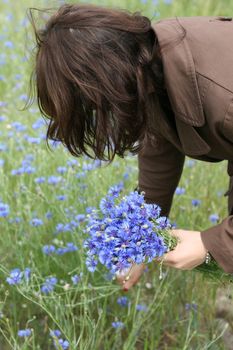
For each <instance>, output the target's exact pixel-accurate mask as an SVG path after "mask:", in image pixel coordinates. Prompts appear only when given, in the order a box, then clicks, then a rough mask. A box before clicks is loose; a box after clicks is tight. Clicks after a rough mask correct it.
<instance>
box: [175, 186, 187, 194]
mask: <svg viewBox="0 0 233 350" xmlns="http://www.w3.org/2000/svg"><path fill="white" fill-rule="evenodd" d="M184 193H185V188H183V187H177V188H176V190H175V194H177V195H181V194H184Z"/></svg>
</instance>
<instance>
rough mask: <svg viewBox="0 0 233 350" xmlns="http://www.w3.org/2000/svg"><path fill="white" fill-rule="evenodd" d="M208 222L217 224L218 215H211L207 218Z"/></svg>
mask: <svg viewBox="0 0 233 350" xmlns="http://www.w3.org/2000/svg"><path fill="white" fill-rule="evenodd" d="M209 220H210V221H211V222H212V223H214V224H215V223H217V222H218V221H219V216H218V214H211V215H210V216H209Z"/></svg>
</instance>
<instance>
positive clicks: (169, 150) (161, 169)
mask: <svg viewBox="0 0 233 350" xmlns="http://www.w3.org/2000/svg"><path fill="white" fill-rule="evenodd" d="M184 159H185V156H184V154H182V153H181V152H180V151H179V150H178V149H177V148H175V146H173V145H172V144H171V143H170V142H168V141H167V140H166V139H164V138H162V137H159V138H158V140H157V141H156V142H151V141H150V140H147V141H146V142H145V143H144V147H143V149H142V150H141V151H140V152H139V155H138V167H139V177H138V185H139V190H140V191H144V192H145V200H146V202H147V203H155V204H157V205H159V206H160V207H161V209H162V215H166V216H168V215H169V212H170V208H171V204H172V198H173V195H174V192H175V189H176V187H177V185H178V182H179V180H180V177H181V174H182V170H183V165H184Z"/></svg>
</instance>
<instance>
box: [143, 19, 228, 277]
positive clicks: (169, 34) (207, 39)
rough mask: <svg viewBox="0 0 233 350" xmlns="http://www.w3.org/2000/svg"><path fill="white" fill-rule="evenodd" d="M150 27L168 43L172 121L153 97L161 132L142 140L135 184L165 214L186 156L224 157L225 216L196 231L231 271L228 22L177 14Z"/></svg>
mask: <svg viewBox="0 0 233 350" xmlns="http://www.w3.org/2000/svg"><path fill="white" fill-rule="evenodd" d="M152 27H153V29H154V31H155V33H156V35H157V37H158V41H159V44H160V45H163V46H164V47H167V49H164V51H163V52H162V63H163V70H164V76H165V85H166V89H167V93H168V96H169V100H170V102H171V106H172V110H173V112H174V118H175V121H173V122H171V120H170V119H168V118H167V116H166V115H165V113H164V112H163V110H162V109H161V107H160V105H159V102H158V103H157V110H156V111H155V127H156V128H158V129H159V132H160V134H161V135H162V137H161V138H159V139H158V141H157V143H156V144H151V143H150V141H147V143H146V144H145V147H144V148H143V150H142V151H141V152H140V153H139V156H138V162H139V189H140V190H141V191H144V192H145V198H146V200H147V201H148V202H153V203H157V204H159V205H160V206H161V207H162V211H163V214H165V215H168V214H169V211H170V207H171V203H172V198H173V194H174V191H175V188H176V186H177V184H178V182H179V179H180V176H181V173H182V169H183V164H184V158H185V155H187V156H190V157H192V158H196V159H200V160H204V161H210V162H217V161H221V160H228V174H229V176H232V178H231V179H232V180H231V182H230V184H232V185H230V188H229V193H228V194H229V201H228V204H229V205H228V207H229V216H228V217H227V218H225V219H224V220H223V221H222V222H221V223H220V224H218V225H216V226H214V227H211V228H209V229H207V230H205V231H203V232H201V238H202V241H203V243H204V245H205V247H206V249H208V251H209V252H210V253H211V254H212V256H213V257H214V259H215V260H216V261H217V262H218V264H219V265H220V266H221V267H222V268H223V270H224V271H226V272H229V273H233V215H231V214H233V190H232V187H233V21H232V19H231V18H229V17H224V18H222V20H220V18H219V17H179V18H169V19H164V20H160V21H158V22H155V23H153V24H152ZM184 29H185V31H186V35H185V37H184ZM173 43H177V44H175V45H173ZM167 45H168V46H167Z"/></svg>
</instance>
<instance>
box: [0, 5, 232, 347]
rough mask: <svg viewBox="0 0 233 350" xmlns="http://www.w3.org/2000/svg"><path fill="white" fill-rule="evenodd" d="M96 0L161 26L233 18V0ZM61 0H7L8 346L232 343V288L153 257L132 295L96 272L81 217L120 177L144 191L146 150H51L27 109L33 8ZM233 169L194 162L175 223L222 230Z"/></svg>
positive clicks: (1, 292) (0, 109)
mask: <svg viewBox="0 0 233 350" xmlns="http://www.w3.org/2000/svg"><path fill="white" fill-rule="evenodd" d="M93 3H96V4H100V5H108V6H109V5H110V6H113V7H118V8H122V9H123V8H124V9H129V10H130V11H141V12H142V13H143V14H145V15H146V16H148V17H149V18H150V19H151V21H156V20H159V19H160V18H165V17H173V16H178V17H179V16H196V15H197V16H201V15H223V16H231V15H232V14H233V2H232V1H230V0H229V1H228V0H221V1H220V0H206V1H203V0H190V1H188V0H176V1H175V0H174V1H164V2H163V1H149V0H148V1H139V0H131V1H123V0H118V1H117V0H115V1H110V0H109V1H99V2H97V1H96V2H93ZM60 4H61V2H59V1H49V0H47V1H42V0H37V1H36V0H18V1H13V0H1V1H0V135H1V138H0V177H1V182H0V228H1V231H0V232H1V234H0V350H8V349H16V350H29V349H33V350H36V349H38V350H39V349H43V350H48V349H56V348H57V349H59V350H60V349H70V350H73V349H79V350H134V349H135V350H207V349H209V350H224V349H226V347H225V344H224V341H223V336H224V332H225V331H226V329H225V330H224V329H223V330H220V329H219V328H218V322H217V320H216V318H215V302H216V293H217V291H218V289H219V288H225V289H226V290H227V291H228V292H230V293H232V285H231V284H224V283H222V282H219V283H216V282H214V281H212V280H211V279H207V278H205V277H203V275H202V274H201V273H200V272H197V271H181V270H177V269H174V268H169V267H165V266H164V267H163V271H162V277H163V278H162V279H160V278H159V275H160V271H159V267H158V264H156V263H150V264H148V270H147V271H146V272H145V273H144V274H143V276H142V277H141V279H140V281H139V283H138V284H137V285H136V286H134V287H133V288H132V289H130V290H129V292H128V293H124V292H123V291H122V288H121V286H120V285H118V284H117V282H116V280H114V279H113V280H112V279H110V278H109V275H108V273H107V271H106V270H105V269H104V268H101V267H98V269H97V271H95V272H94V273H91V272H89V271H88V270H87V267H86V264H85V257H86V256H85V251H84V248H83V246H82V242H83V239H84V237H85V233H84V230H85V222H83V215H86V214H87V212H88V209H89V208H90V207H95V206H98V204H99V201H100V199H101V198H102V197H104V196H105V194H106V192H107V191H108V189H109V187H110V186H112V185H115V184H119V183H121V182H122V183H123V184H124V189H123V193H125V194H126V193H128V192H130V191H132V190H133V189H134V188H135V187H136V185H137V176H138V169H137V157H135V156H130V155H129V156H127V157H126V158H125V159H119V158H115V160H114V162H113V163H112V164H111V165H109V166H106V164H100V162H97V161H93V160H90V159H87V158H85V157H83V158H74V157H72V156H70V155H69V154H68V152H67V151H66V149H65V148H64V147H63V146H62V145H61V144H59V143H55V144H54V143H52V142H51V143H50V149H48V147H47V146H46V142H45V132H46V125H45V122H44V121H43V119H42V118H41V116H40V113H39V111H38V108H37V106H36V105H32V106H31V107H30V108H29V109H27V110H22V109H23V106H24V104H25V101H26V100H27V94H28V84H29V76H30V72H31V69H32V65H33V47H34V42H33V36H32V33H31V28H30V24H29V22H28V20H27V16H26V10H27V8H29V7H37V8H47V7H58V6H59V5H60ZM226 168H227V164H226V162H220V163H216V164H211V163H205V162H200V161H195V160H192V159H190V158H187V159H186V162H185V167H184V171H183V174H182V178H181V181H180V183H179V188H180V189H181V190H180V191H179V190H178V191H177V193H176V194H175V195H174V200H173V206H172V211H171V214H170V219H171V222H172V223H174V224H175V225H176V226H177V227H178V228H182V229H193V230H204V229H206V228H208V227H211V226H213V225H214V223H213V222H211V220H210V217H211V215H213V214H214V215H215V218H216V222H221V220H222V219H224V218H225V217H226V216H227V197H225V196H224V193H225V192H226V190H227V187H228V177H227V172H226ZM179 193H180V194H179ZM193 200H198V205H196V206H195V205H194V204H193ZM49 247H50V252H49V253H48V249H49ZM52 247H53V248H52ZM46 249H47V250H46ZM12 270H13V271H14V272H13V275H12ZM48 279H49V281H50V282H49V283H48ZM46 281H47V282H46ZM114 322H115V323H114ZM117 322H118V323H117ZM116 325H118V326H116ZM22 330H24V331H25V330H27V331H26V333H22V332H19V331H22ZM23 334H24V335H23ZM59 339H60V342H59ZM232 348H233V344H232Z"/></svg>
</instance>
